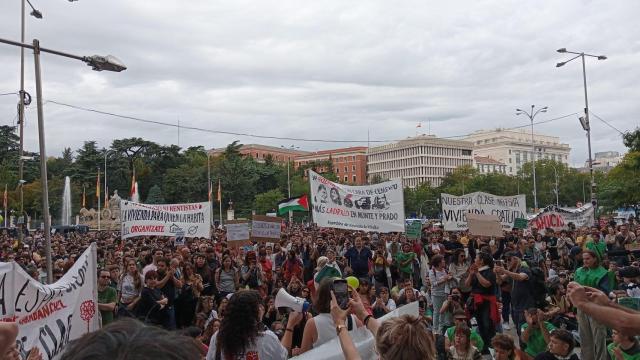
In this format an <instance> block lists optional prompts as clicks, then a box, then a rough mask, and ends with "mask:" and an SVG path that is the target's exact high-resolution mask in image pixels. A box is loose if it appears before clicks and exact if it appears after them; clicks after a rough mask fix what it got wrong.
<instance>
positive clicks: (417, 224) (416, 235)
mask: <svg viewBox="0 0 640 360" xmlns="http://www.w3.org/2000/svg"><path fill="white" fill-rule="evenodd" d="M406 233H407V238H409V239H420V237H421V236H422V222H421V221H420V220H415V221H413V222H411V224H409V225H407V230H406Z"/></svg>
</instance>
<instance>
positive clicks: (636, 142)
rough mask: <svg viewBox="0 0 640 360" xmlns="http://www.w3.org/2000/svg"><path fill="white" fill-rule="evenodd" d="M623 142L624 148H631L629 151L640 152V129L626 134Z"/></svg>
mask: <svg viewBox="0 0 640 360" xmlns="http://www.w3.org/2000/svg"><path fill="white" fill-rule="evenodd" d="M622 142H623V143H624V146H626V147H628V148H629V151H640V128H636V129H635V130H634V131H628V132H626V133H624V135H622Z"/></svg>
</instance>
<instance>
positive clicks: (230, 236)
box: [225, 220, 251, 246]
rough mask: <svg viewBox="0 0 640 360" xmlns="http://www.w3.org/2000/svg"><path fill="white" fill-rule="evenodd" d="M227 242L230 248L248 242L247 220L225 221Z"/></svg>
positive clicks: (249, 237)
mask: <svg viewBox="0 0 640 360" xmlns="http://www.w3.org/2000/svg"><path fill="white" fill-rule="evenodd" d="M225 228H226V229H227V242H228V244H229V245H230V246H235V245H243V244H247V243H249V242H250V239H251V236H250V234H249V222H248V221H247V220H231V221H227V223H226V225H225Z"/></svg>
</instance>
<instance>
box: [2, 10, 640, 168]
mask: <svg viewBox="0 0 640 360" xmlns="http://www.w3.org/2000/svg"><path fill="white" fill-rule="evenodd" d="M33 3H34V5H35V6H36V7H37V8H38V9H39V10H40V11H41V12H42V13H43V15H44V18H43V19H41V20H38V19H35V18H33V17H30V16H28V17H27V25H26V28H27V41H29V42H30V41H31V39H33V38H38V39H40V42H41V46H43V47H47V48H53V49H57V50H63V51H67V52H70V53H74V54H78V55H93V54H112V55H115V56H117V57H118V58H120V59H121V60H122V61H123V62H124V63H125V64H126V65H127V66H128V70H126V71H124V72H122V73H111V72H102V73H98V72H94V71H91V69H90V68H89V67H87V66H85V65H83V64H82V63H80V62H77V61H75V60H70V59H65V58H61V57H56V56H53V55H46V54H45V55H43V56H42V71H43V81H44V86H43V93H44V94H43V97H44V99H45V100H54V101H58V102H62V103H67V104H72V105H75V106H81V107H86V108H91V109H96V110H101V111H107V112H112V113H117V114H122V115H127V116H133V117H138V118H143V119H147V120H153V121H160V122H166V123H172V124H177V123H178V122H180V124H181V125H184V126H192V127H198V128H203V129H210V130H220V131H229V132H237V133H250V134H258V135H265V136H276V137H292V138H307V139H327V140H354V142H352V143H349V144H345V143H321V142H304V141H292V140H278V139H259V138H251V137H246V136H232V135H222V134H214V133H209V132H201V131H195V130H186V129H183V130H181V131H180V132H179V133H178V130H177V129H176V128H172V127H166V126H161V125H153V124H147V123H140V122H135V121H133V120H127V119H122V118H116V117H110V116H105V115H100V114H95V113H90V112H85V111H80V110H75V109H71V108H66V107H63V106H60V105H56V104H52V103H47V104H46V105H45V122H46V137H47V146H48V154H49V155H60V153H61V151H62V149H63V148H64V147H67V146H69V147H71V148H72V149H76V148H78V147H80V146H81V145H82V142H83V141H85V140H96V141H97V142H98V144H99V145H100V146H108V145H109V144H110V143H111V141H112V140H113V139H116V138H124V137H142V138H145V139H147V140H151V141H155V142H158V143H162V144H177V143H178V142H179V145H180V146H182V147H187V146H194V145H203V146H205V147H206V148H212V147H222V146H225V145H226V144H228V143H229V142H231V141H233V140H240V142H242V143H261V144H268V145H275V146H280V145H285V146H291V145H294V146H298V147H300V149H303V150H318V149H328V148H332V147H338V146H340V147H342V146H347V145H353V146H358V145H366V140H367V131H369V134H370V135H369V136H370V139H371V140H392V139H402V138H406V137H407V136H415V135H416V130H420V133H426V132H427V131H428V129H429V123H430V124H431V125H430V128H431V132H432V133H433V134H435V135H437V136H456V135H463V134H467V133H469V132H472V131H475V130H480V129H491V128H496V127H510V126H518V125H524V124H527V123H528V119H527V118H525V117H522V116H520V117H517V116H515V111H514V109H515V108H516V107H530V106H531V105H532V104H536V105H540V106H545V105H546V106H549V109H550V110H549V112H548V113H546V114H541V115H540V116H539V117H538V118H537V120H540V121H544V120H547V119H552V118H556V117H561V116H564V115H567V114H572V113H576V112H581V111H582V109H583V107H584V92H583V84H582V71H581V70H582V69H581V64H580V62H579V61H573V62H571V63H569V64H567V65H566V66H564V67H562V68H556V67H555V64H556V63H557V62H559V61H563V60H567V59H568V58H569V57H567V56H565V55H563V54H558V53H556V51H555V50H556V49H558V48H561V47H566V48H567V49H569V50H573V51H585V52H587V53H594V54H605V55H606V56H607V57H608V59H607V60H605V61H598V60H596V59H588V62H587V81H588V91H589V102H590V108H591V110H592V112H593V113H595V114H597V115H598V116H600V117H601V118H603V119H604V120H606V121H608V122H609V123H610V124H611V125H613V126H614V127H616V128H618V129H619V130H621V131H626V130H631V129H634V128H635V127H637V126H639V120H638V117H637V114H638V113H639V110H640V101H638V97H639V96H640V75H639V74H640V61H639V58H638V55H640V37H639V36H638V34H640V21H638V14H640V2H639V1H635V0H628V1H577V0H576V1H568V0H567V1H526V2H525V1H505V0H500V1H489V0H484V1H477V0H476V1H448V2H446V1H426V2H425V1H399V2H390V1H372V0H367V1H329V0H327V1H314V2H311V1H306V2H305V1H285V0H279V1H265V0H261V1H245V0H235V1H210V0H209V1H200V0H194V1H187V2H185V1H170V0H154V1H139V0H138V1H136V0H134V1H131V0H126V1H125V0H108V1H104V0H103V1H98V0H79V1H77V2H72V3H71V2H68V1H65V0H33ZM0 37H2V38H9V39H13V40H18V39H19V38H20V0H3V1H0ZM19 54H20V53H19V50H18V49H17V48H14V47H11V46H8V45H4V44H0V64H1V66H0V93H8V92H12V91H17V89H18V88H19V69H20V55H19ZM25 56H26V74H27V76H26V89H27V91H28V92H30V93H31V94H32V95H33V97H34V102H33V103H34V105H32V106H30V109H29V110H27V122H26V124H27V125H26V138H25V139H26V147H27V149H29V150H33V151H36V150H37V146H38V145H37V144H38V142H37V139H38V138H37V128H36V111H35V86H34V80H33V79H34V76H33V55H32V52H30V51H27V52H26V53H25ZM16 101H17V96H0V125H9V124H15V116H16V106H15V103H16ZM420 122H421V123H422V127H421V128H420V129H416V125H417V124H418V123H420ZM536 132H541V133H544V134H550V135H556V136H560V138H561V140H562V142H565V143H568V144H569V145H570V146H571V148H572V151H571V159H570V162H571V163H573V164H582V163H583V162H584V160H585V159H586V157H587V150H586V148H587V147H586V138H585V136H584V132H583V131H582V129H581V127H580V125H579V123H578V119H577V116H575V115H573V116H569V117H566V118H563V119H560V120H557V121H551V122H548V123H545V124H540V125H537V126H536ZM592 137H593V151H594V152H597V151H607V150H617V151H624V146H623V145H622V141H621V138H620V134H619V133H618V132H617V131H615V130H613V129H612V128H610V127H608V126H606V125H605V124H604V123H602V122H601V121H600V120H598V119H596V118H595V117H593V118H592ZM357 140H360V141H363V142H355V141H357ZM372 145H373V143H372Z"/></svg>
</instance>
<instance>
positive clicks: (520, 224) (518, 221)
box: [513, 218, 529, 229]
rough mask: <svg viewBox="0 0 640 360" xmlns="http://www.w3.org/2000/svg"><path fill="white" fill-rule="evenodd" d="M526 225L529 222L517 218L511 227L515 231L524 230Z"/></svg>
mask: <svg viewBox="0 0 640 360" xmlns="http://www.w3.org/2000/svg"><path fill="white" fill-rule="evenodd" d="M527 225H529V221H527V219H524V218H517V219H516V221H515V222H514V223H513V227H514V228H516V229H526V228H527Z"/></svg>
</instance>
